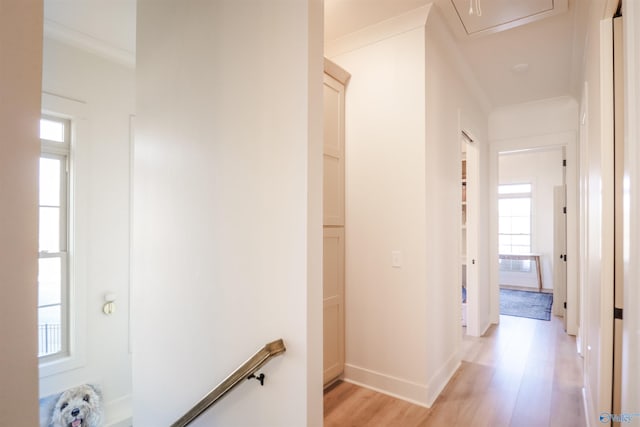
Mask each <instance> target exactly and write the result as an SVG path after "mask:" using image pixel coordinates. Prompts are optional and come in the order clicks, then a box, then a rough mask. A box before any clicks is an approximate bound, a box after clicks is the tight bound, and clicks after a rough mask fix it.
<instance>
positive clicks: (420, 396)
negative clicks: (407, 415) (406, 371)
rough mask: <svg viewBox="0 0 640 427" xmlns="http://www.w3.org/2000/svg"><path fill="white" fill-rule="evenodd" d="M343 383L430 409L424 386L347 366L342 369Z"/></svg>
mask: <svg viewBox="0 0 640 427" xmlns="http://www.w3.org/2000/svg"><path fill="white" fill-rule="evenodd" d="M344 381H346V382H348V383H352V384H355V385H358V386H360V387H364V388H368V389H371V390H373V391H377V392H378V393H382V394H386V395H388V396H391V397H395V398H398V399H402V400H405V401H407V402H410V403H413V404H415V405H419V406H424V407H427V408H429V407H430V405H429V402H428V399H427V396H428V395H429V393H428V390H427V386H426V385H425V384H418V383H414V382H411V381H407V380H404V379H402V378H396V377H393V376H390V375H386V374H382V373H380V372H375V371H371V370H369V369H365V368H360V367H358V366H353V365H349V364H346V365H345V367H344Z"/></svg>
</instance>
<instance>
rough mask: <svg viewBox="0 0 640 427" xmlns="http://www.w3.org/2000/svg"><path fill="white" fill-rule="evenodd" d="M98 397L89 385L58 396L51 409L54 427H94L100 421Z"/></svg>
mask: <svg viewBox="0 0 640 427" xmlns="http://www.w3.org/2000/svg"><path fill="white" fill-rule="evenodd" d="M100 406H101V403H100V396H99V395H98V393H96V390H95V389H94V388H93V387H91V386H89V385H82V386H79V387H76V388H72V389H70V390H67V391H65V392H64V393H62V394H61V395H60V398H59V399H58V402H57V403H56V406H55V407H54V409H53V416H52V421H53V425H54V427H95V426H99V425H100V423H101V420H102V414H101V410H100Z"/></svg>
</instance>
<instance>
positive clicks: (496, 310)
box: [489, 131, 579, 335]
mask: <svg viewBox="0 0 640 427" xmlns="http://www.w3.org/2000/svg"><path fill="white" fill-rule="evenodd" d="M576 141H577V132H576V131H565V132H559V133H554V134H545V135H535V136H527V137H522V138H510V139H503V140H495V141H491V144H490V154H489V162H490V166H489V171H490V176H489V188H490V198H489V202H490V207H489V245H490V249H489V254H490V255H489V258H490V259H489V262H490V269H489V274H490V292H491V301H490V304H491V307H490V309H491V322H492V323H495V324H497V323H499V322H500V285H499V271H498V182H499V180H498V164H499V155H500V153H505V152H513V151H525V150H535V149H545V148H555V147H564V149H565V153H566V160H567V169H566V177H567V181H566V184H567V333H568V334H570V335H577V334H578V330H579V316H578V307H579V304H578V280H577V278H578V226H577V224H578V218H579V216H578V193H577V189H578V155H577V142H576Z"/></svg>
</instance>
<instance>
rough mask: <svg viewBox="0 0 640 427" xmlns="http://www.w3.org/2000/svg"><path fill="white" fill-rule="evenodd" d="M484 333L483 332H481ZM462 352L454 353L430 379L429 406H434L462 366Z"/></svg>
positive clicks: (428, 389)
mask: <svg viewBox="0 0 640 427" xmlns="http://www.w3.org/2000/svg"><path fill="white" fill-rule="evenodd" d="M481 335H482V334H481ZM460 364H461V362H460V354H454V355H452V356H451V357H449V359H448V360H447V361H446V363H445V364H444V365H442V366H441V367H440V369H438V372H436V374H435V375H434V376H433V378H431V380H429V382H428V384H427V403H428V407H431V406H433V404H434V403H435V401H436V399H437V398H438V396H440V393H442V391H443V390H444V388H445V387H446V386H447V384H449V381H450V380H451V378H453V375H454V374H455V373H456V371H457V370H458V368H459V367H460Z"/></svg>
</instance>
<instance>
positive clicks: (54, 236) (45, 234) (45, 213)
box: [39, 208, 60, 252]
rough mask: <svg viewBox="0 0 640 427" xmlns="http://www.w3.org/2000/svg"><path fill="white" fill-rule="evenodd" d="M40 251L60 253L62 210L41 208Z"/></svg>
mask: <svg viewBox="0 0 640 427" xmlns="http://www.w3.org/2000/svg"><path fill="white" fill-rule="evenodd" d="M39 240H40V251H49V252H59V251H60V208H40V230H39Z"/></svg>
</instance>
